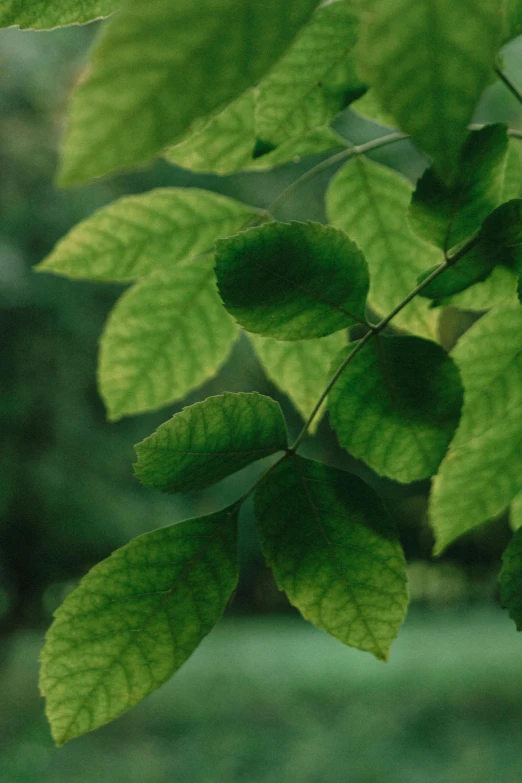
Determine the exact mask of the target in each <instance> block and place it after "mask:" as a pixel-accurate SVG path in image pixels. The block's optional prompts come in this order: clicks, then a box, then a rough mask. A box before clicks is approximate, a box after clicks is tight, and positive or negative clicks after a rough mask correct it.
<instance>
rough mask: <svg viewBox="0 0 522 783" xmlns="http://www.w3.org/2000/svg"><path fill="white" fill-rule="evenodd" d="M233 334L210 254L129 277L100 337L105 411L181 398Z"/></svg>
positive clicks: (223, 353)
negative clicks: (137, 278) (131, 280)
mask: <svg viewBox="0 0 522 783" xmlns="http://www.w3.org/2000/svg"><path fill="white" fill-rule="evenodd" d="M236 334H237V327H236V325H235V324H234V322H233V320H232V319H231V318H230V316H229V315H228V313H227V312H226V311H225V309H224V308H223V305H222V304H221V301H220V299H219V296H218V294H217V291H216V283H215V277H214V272H213V269H212V259H201V260H198V261H197V262H185V263H181V264H178V266H176V267H174V269H172V270H170V271H159V272H155V273H153V274H152V275H151V276H150V277H147V278H145V279H144V280H142V281H141V282H139V283H137V284H136V285H135V286H134V287H133V288H131V289H130V290H129V291H127V292H126V293H125V294H124V295H123V296H122V298H121V299H120V300H119V302H118V303H117V304H116V306H115V308H114V309H113V311H112V313H111V315H110V316H109V319H108V321H107V325H106V327H105V331H104V334H103V336H102V339H101V345H100V360H99V370H98V381H99V386H100V391H101V394H102V397H103V398H104V401H105V404H106V406H107V410H108V412H109V416H110V418H111V419H119V418H121V417H122V416H127V415H130V414H132V413H141V412H143V411H147V410H154V409H156V408H160V407H161V406H163V405H166V404H167V403H169V402H174V401H175V400H180V399H182V398H183V397H185V395H186V394H187V393H188V392H189V391H190V390H191V389H194V388H195V387H196V386H199V385H200V384H202V383H203V382H204V381H206V380H208V379H209V378H210V377H212V376H213V375H214V374H215V373H216V371H217V370H218V368H219V367H220V366H221V365H222V364H223V362H224V361H225V359H226V358H227V356H228V354H229V352H230V349H231V347H232V343H233V342H234V339H235V337H236Z"/></svg>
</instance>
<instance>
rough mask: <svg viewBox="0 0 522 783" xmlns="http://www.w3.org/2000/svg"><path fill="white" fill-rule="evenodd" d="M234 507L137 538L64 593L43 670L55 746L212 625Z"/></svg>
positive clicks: (142, 684) (164, 667) (230, 582)
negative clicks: (68, 591)
mask: <svg viewBox="0 0 522 783" xmlns="http://www.w3.org/2000/svg"><path fill="white" fill-rule="evenodd" d="M236 513H237V512H236V509H235V508H234V507H233V506H232V507H230V508H228V509H224V510H222V511H218V512H217V513H215V514H210V515H208V516H204V517H199V518H197V519H189V520H187V521H185V522H179V523H178V524H176V525H171V526H169V527H165V528H162V529H160V530H155V531H153V532H152V533H146V534H145V535H143V536H139V537H138V538H135V539H134V540H133V541H131V542H130V544H128V545H127V546H124V547H122V548H121V549H117V550H116V551H115V552H113V554H112V555H111V556H110V557H109V558H108V559H107V560H103V561H102V562H101V563H99V564H98V565H97V566H95V567H94V568H93V569H92V571H90V572H89V573H88V574H87V576H86V577H84V579H83V580H82V581H81V583H80V586H79V587H77V588H76V590H74V591H73V592H72V593H70V595H68V596H67V598H66V599H65V602H64V603H63V605H62V606H61V607H60V608H59V609H58V611H57V612H56V614H55V620H54V622H53V624H52V625H51V628H50V629H49V631H48V633H47V640H46V644H45V647H44V649H43V653H42V670H41V676H40V687H41V690H42V694H43V695H44V696H45V697H46V701H47V716H48V718H49V721H50V723H51V728H52V733H53V737H54V739H55V741H56V743H57V744H58V745H63V744H64V742H67V740H70V739H72V738H73V737H78V736H80V735H81V734H85V733H86V732H87V731H92V730H93V729H96V728H97V727H98V726H101V725H102V724H104V723H108V722H109V721H111V720H113V719H114V718H116V717H118V715H121V714H122V713H123V712H125V711H126V710H128V709H130V708H131V707H133V706H134V705H135V704H138V703H139V702H140V701H142V700H143V699H144V698H145V697H146V696H148V694H149V693H151V692H152V691H154V690H156V688H159V686H160V685H162V684H163V683H164V682H166V680H168V679H169V677H171V676H172V675H173V674H174V672H175V671H176V670H177V669H179V667H180V666H181V665H182V664H183V663H184V662H185V661H186V660H187V658H188V657H189V656H190V655H191V653H192V652H193V651H194V650H195V649H196V647H197V646H198V644H199V643H200V642H201V640H202V639H203V638H204V637H205V636H206V635H207V634H208V632H209V631H210V630H211V629H212V628H213V626H214V625H215V624H216V622H217V620H218V619H219V618H220V617H221V615H222V613H223V611H224V609H225V607H226V605H227V602H228V600H229V597H230V594H231V593H232V591H233V590H234V588H235V586H236V583H237V578H238V570H237V562H236V560H237V557H236V524H237V523H236Z"/></svg>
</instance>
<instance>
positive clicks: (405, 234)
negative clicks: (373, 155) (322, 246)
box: [326, 156, 442, 338]
mask: <svg viewBox="0 0 522 783" xmlns="http://www.w3.org/2000/svg"><path fill="white" fill-rule="evenodd" d="M410 199H411V185H410V183H409V182H408V181H407V180H406V179H404V177H402V176H401V175H400V174H398V173H397V172H396V171H392V170H391V169H389V168H386V167H385V166H381V165H380V164H379V163H374V162H373V161H371V160H368V159H367V158H364V157H362V156H357V158H355V159H353V160H351V161H349V162H348V163H346V164H345V165H344V166H343V167H342V168H341V169H340V170H339V172H338V173H337V174H336V175H335V177H334V178H333V179H332V181H331V182H330V186H329V188H328V191H327V194H326V208H327V212H328V216H329V218H330V220H331V222H332V223H333V224H334V225H335V226H338V227H339V228H342V229H343V230H344V231H346V233H347V234H348V236H349V237H351V238H352V239H353V240H354V241H355V242H357V245H358V246H359V247H360V248H361V250H362V251H363V253H364V255H365V258H366V261H367V263H368V267H369V270H370V280H371V285H370V295H369V299H368V303H369V304H370V306H371V307H373V308H374V309H375V310H376V311H377V312H378V313H379V314H381V315H387V314H388V313H389V312H390V311H391V310H392V309H393V308H394V307H396V305H398V304H399V302H401V301H402V300H403V299H404V297H405V296H407V295H408V294H409V293H410V292H411V291H412V290H413V289H414V288H415V286H416V284H417V278H418V276H419V275H420V274H421V273H422V272H423V271H424V270H425V269H427V268H428V267H430V266H434V265H435V264H437V263H439V262H440V261H442V253H441V252H440V251H439V250H437V249H435V248H434V247H433V246H432V245H429V244H428V243H427V242H424V241H422V240H421V239H418V238H417V237H416V236H415V235H414V234H413V232H412V230H411V228H410V226H409V223H408V221H407V218H406V216H407V213H408V206H409V203H410ZM437 321H438V316H437V313H436V312H435V311H433V310H430V309H429V305H428V303H427V302H425V301H422V300H421V299H418V298H417V299H414V300H413V302H411V303H410V304H409V305H408V307H405V308H404V310H402V311H401V312H400V313H399V314H398V316H397V317H396V318H395V319H394V324H395V325H396V326H398V327H399V328H401V329H407V330H408V331H411V332H415V333H416V334H420V335H421V336H422V337H431V338H436V337H437Z"/></svg>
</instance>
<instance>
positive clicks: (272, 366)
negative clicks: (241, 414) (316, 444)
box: [249, 332, 346, 434]
mask: <svg viewBox="0 0 522 783" xmlns="http://www.w3.org/2000/svg"><path fill="white" fill-rule="evenodd" d="M249 337H250V340H251V342H252V344H253V346H254V348H255V351H256V353H257V355H258V357H259V359H260V361H261V364H262V366H263V369H264V371H265V372H266V374H267V376H268V377H269V378H270V380H271V381H272V383H274V384H275V385H276V386H277V387H278V388H279V389H281V391H283V392H284V393H285V394H287V395H288V396H289V397H290V399H291V401H292V402H293V404H294V405H295V407H296V408H297V410H298V411H299V413H300V414H301V416H302V417H303V418H304V419H307V418H308V416H309V415H310V414H311V412H312V410H313V408H314V407H315V404H316V402H317V400H318V399H319V397H320V396H321V394H322V392H323V390H324V388H325V387H326V384H327V383H328V380H329V378H330V375H331V370H330V366H331V363H332V361H333V359H334V357H335V356H336V355H337V353H338V352H339V351H340V349H341V347H342V346H343V345H345V344H346V335H345V334H344V332H335V334H330V335H328V337H320V338H319V339H317V340H300V341H296V342H292V343H285V342H279V341H278V340H273V339H272V338H271V337H260V336H259V335H256V334H251V335H249ZM320 419H321V416H320V415H318V416H316V417H315V419H314V421H313V422H312V424H311V426H310V427H309V430H308V432H310V433H311V434H313V433H314V432H315V430H316V428H317V426H318V424H319V421H320Z"/></svg>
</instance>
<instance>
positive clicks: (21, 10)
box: [0, 0, 121, 30]
mask: <svg viewBox="0 0 522 783" xmlns="http://www.w3.org/2000/svg"><path fill="white" fill-rule="evenodd" d="M120 5H121V3H120V2H118V0H0V27H11V26H12V25H17V26H18V27H21V28H22V29H24V30H27V29H32V30H45V29H49V28H52V27H64V26H65V25H68V24H84V23H85V22H90V21H91V20H92V19H97V18H98V17H100V16H108V15H109V14H111V13H112V12H113V11H115V10H116V9H117V8H119V6H120Z"/></svg>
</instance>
